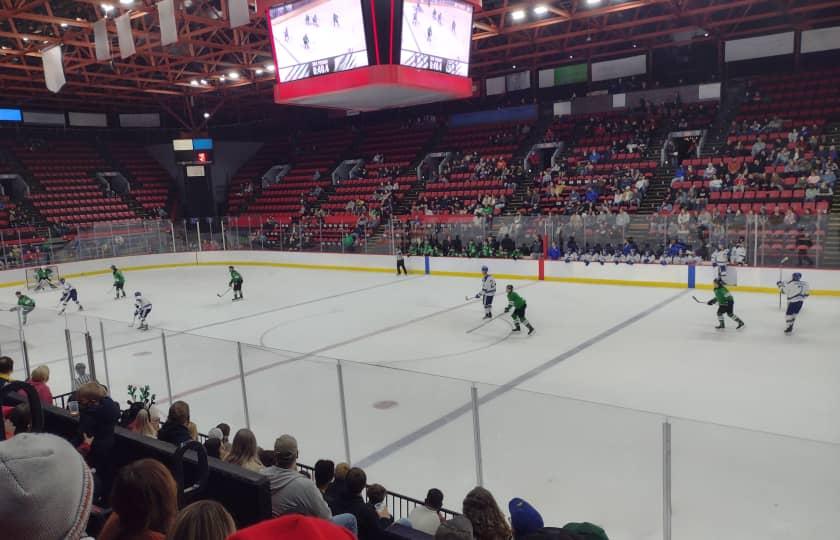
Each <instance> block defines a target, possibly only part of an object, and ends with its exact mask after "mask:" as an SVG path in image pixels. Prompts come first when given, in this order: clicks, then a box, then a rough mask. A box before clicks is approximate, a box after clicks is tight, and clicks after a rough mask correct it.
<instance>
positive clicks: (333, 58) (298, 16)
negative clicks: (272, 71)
mask: <svg viewBox="0 0 840 540" xmlns="http://www.w3.org/2000/svg"><path fill="white" fill-rule="evenodd" d="M268 18H269V21H270V28H271V41H272V47H273V50H274V61H275V63H276V65H277V79H278V82H281V83H284V82H290V81H296V80H298V79H305V78H307V77H314V76H317V75H326V74H328V73H335V72H338V71H346V70H348V69H353V68H357V67H363V66H367V65H368V51H367V43H366V40H365V24H364V17H363V15H362V5H361V0H298V1H296V2H290V3H287V4H283V5H278V6H274V7H271V8H269V9H268Z"/></svg>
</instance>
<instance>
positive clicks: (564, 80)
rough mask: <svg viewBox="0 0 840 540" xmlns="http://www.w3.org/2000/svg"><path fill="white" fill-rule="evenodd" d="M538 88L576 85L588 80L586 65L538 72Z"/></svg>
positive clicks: (574, 65)
mask: <svg viewBox="0 0 840 540" xmlns="http://www.w3.org/2000/svg"><path fill="white" fill-rule="evenodd" d="M539 78H540V81H539V84H540V88H548V87H550V86H562V85H564V84H576V83H582V82H586V81H588V80H589V66H588V65H587V64H572V65H570V66H561V67H558V68H553V69H543V70H540V74H539Z"/></svg>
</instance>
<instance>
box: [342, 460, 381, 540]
mask: <svg viewBox="0 0 840 540" xmlns="http://www.w3.org/2000/svg"><path fill="white" fill-rule="evenodd" d="M366 485H367V475H365V471H363V470H362V469H360V468H358V467H353V468H352V469H350V470H349V471H348V472H347V479H346V489H345V491H344V493H343V494H342V496H341V497H340V498H339V499H338V500H337V501H335V502H334V503H333V504H334V506H333V511H334V512H336V513H340V514H351V515H353V516H355V517H356V522H357V523H358V526H359V535H358V537H359V540H379V539H381V538H382V539H384V538H387V535H386V534H385V528H386V527H387V526H388V525H390V524H391V521H392V520H391V519H390V518H391V516H390V513H388V509H387V508H383V509H382V510H381V511H377V510H376V509H374V508H373V506H371V505H368V504H365V501H364V499H362V491H363V490H364V489H365V486H366Z"/></svg>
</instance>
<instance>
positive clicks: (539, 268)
mask: <svg viewBox="0 0 840 540" xmlns="http://www.w3.org/2000/svg"><path fill="white" fill-rule="evenodd" d="M112 264H116V265H117V266H119V267H120V268H122V269H124V270H128V271H142V270H157V269H165V268H175V267H185V266H217V265H218V266H227V265H229V264H233V265H236V266H265V267H276V268H298V269H304V270H306V269H309V270H340V271H352V272H379V273H392V272H394V271H395V270H394V258H393V257H391V256H388V255H361V254H338V253H299V252H287V251H205V252H198V253H165V254H155V255H140V256H132V257H116V258H111V259H99V260H92V261H81V262H72V263H64V264H60V265H59V271H60V273H61V275H63V276H66V277H68V278H74V277H82V276H94V275H105V274H108V273H110V270H109V267H110V265H112ZM483 265H487V266H488V267H489V268H490V271H491V272H492V273H493V274H494V275H495V276H496V277H497V278H500V279H520V280H545V281H552V282H564V283H586V284H596V285H624V286H639V287H668V288H675V289H684V288H698V289H711V283H712V280H713V278H714V275H715V269H714V268H712V267H711V266H697V267H693V266H685V265H672V266H662V265H655V264H648V265H644V264H636V265H627V264H619V265H616V264H605V265H600V264H590V265H588V266H587V265H585V264H583V263H579V262H574V263H566V262H562V261H537V260H532V259H525V260H518V261H513V260H506V259H462V258H448V257H408V258H407V259H406V266H407V267H408V270H409V272H410V273H412V274H430V275H436V276H451V277H470V278H475V277H478V276H479V275H480V269H481V267H482V266H483ZM792 271H794V268H791V267H789V268H785V269H784V276H783V277H784V278H785V279H789V278H790V273H791V272H792ZM799 271H801V272H802V273H803V275H804V279H805V280H806V281H808V282H809V283H810V284H811V288H812V290H813V294H815V295H826V296H840V271H837V270H815V269H808V268H806V269H800V270H799ZM736 272H737V280H738V286H737V287H734V288H733V290H740V291H746V292H761V293H773V294H776V293H777V292H778V291H777V289H776V286H775V283H776V281H777V280H778V279H779V269H778V268H748V267H741V268H738V269H737V270H736ZM25 281H26V280H25V273H24V271H23V270H22V269H18V270H5V271H2V272H0V287H23V286H24V285H25Z"/></svg>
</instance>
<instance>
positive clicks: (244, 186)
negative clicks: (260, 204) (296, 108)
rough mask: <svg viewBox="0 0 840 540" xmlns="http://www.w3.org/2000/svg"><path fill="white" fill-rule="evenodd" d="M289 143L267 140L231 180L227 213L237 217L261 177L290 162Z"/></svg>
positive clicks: (290, 148)
mask: <svg viewBox="0 0 840 540" xmlns="http://www.w3.org/2000/svg"><path fill="white" fill-rule="evenodd" d="M291 153H292V147H291V143H290V142H289V140H288V139H287V138H283V139H276V140H269V141H266V142H265V144H263V145H262V146H261V147H260V149H259V150H257V153H256V154H254V156H253V157H252V158H251V159H249V160H248V162H247V163H245V164H244V165H243V166H242V167H241V168H240V169H239V170H238V171H237V172H236V175H235V176H234V177H233V178H232V179H231V181H230V186H229V187H228V212H229V213H230V214H232V215H238V214H239V213H240V212H241V211H242V207H243V205H244V204H247V202H248V201H249V199H250V197H251V195H252V194H253V190H254V188H257V187H258V186H259V185H260V181H261V179H262V177H263V175H264V174H265V173H266V172H268V170H269V169H271V168H272V167H274V166H275V165H285V164H287V163H289V162H291V158H292V155H291Z"/></svg>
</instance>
